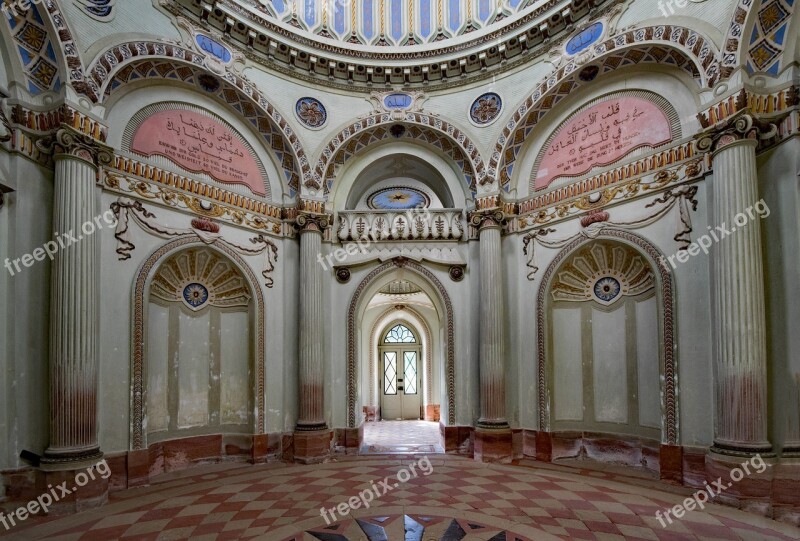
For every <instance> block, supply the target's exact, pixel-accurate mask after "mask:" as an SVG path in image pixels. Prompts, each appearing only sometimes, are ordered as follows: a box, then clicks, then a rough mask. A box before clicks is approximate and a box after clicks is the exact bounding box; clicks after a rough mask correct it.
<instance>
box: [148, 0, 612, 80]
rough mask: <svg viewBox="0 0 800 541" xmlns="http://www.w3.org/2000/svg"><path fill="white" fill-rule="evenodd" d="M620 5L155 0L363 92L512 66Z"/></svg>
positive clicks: (599, 30)
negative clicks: (590, 17)
mask: <svg viewBox="0 0 800 541" xmlns="http://www.w3.org/2000/svg"><path fill="white" fill-rule="evenodd" d="M622 1H623V0H208V1H205V0H161V5H162V6H163V7H165V8H166V9H167V10H169V11H171V12H172V13H174V14H175V15H176V16H180V17H185V18H187V19H188V20H192V21H194V23H195V24H197V25H198V29H201V30H200V31H201V32H203V31H205V32H209V33H210V34H211V35H217V36H221V39H222V40H223V42H224V43H225V44H226V45H227V44H230V45H234V46H236V47H238V48H239V50H240V51H242V53H243V54H244V55H245V56H246V57H248V58H250V59H251V60H255V61H258V62H262V63H264V64H265V65H269V66H270V67H271V68H273V69H276V70H278V71H282V72H284V73H287V74H291V75H292V76H294V77H298V78H301V79H304V80H308V81H314V82H317V83H320V84H325V85H328V86H336V87H340V88H343V89H346V90H349V91H351V90H354V89H359V88H360V89H361V90H365V91H366V90H370V87H372V86H373V85H380V86H384V85H387V86H389V85H391V86H395V85H404V86H406V87H413V86H416V85H426V84H428V83H437V85H439V86H444V87H449V86H458V85H462V84H467V83H468V82H470V81H471V80H474V79H478V78H484V77H486V76H487V75H488V72H489V71H493V70H501V69H510V68H513V67H515V66H518V65H520V64H521V63H523V62H524V61H525V58H526V56H527V55H529V54H530V53H532V55H531V56H536V55H539V54H544V53H546V52H548V51H550V50H552V48H553V47H556V48H561V47H562V46H563V43H562V42H563V41H564V40H566V39H569V37H570V36H572V35H574V34H577V33H581V34H583V33H584V32H585V31H588V30H589V29H588V27H587V25H589V24H590V21H589V18H588V16H589V15H590V13H591V14H592V17H593V19H597V18H599V17H603V15H604V14H605V13H606V12H608V11H609V10H611V9H613V7H614V6H616V5H618V4H620V2H622ZM604 30H605V27H604V25H602V24H601V25H599V27H597V26H596V27H594V28H593V29H592V30H591V32H590V33H591V35H590V36H589V37H588V38H587V37H586V36H583V37H581V40H582V41H581V44H583V43H584V42H586V44H587V46H588V45H591V44H592V43H594V42H595V41H596V40H597V39H599V38H600V37H601V36H602V35H604ZM589 38H591V39H589ZM214 39H218V38H214ZM573 39H574V38H573ZM568 54H574V51H569V52H568ZM222 60H223V61H225V60H224V58H223V59H222Z"/></svg>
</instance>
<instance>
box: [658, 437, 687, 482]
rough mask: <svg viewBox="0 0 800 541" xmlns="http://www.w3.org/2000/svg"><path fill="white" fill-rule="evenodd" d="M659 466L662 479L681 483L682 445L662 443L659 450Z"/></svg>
mask: <svg viewBox="0 0 800 541" xmlns="http://www.w3.org/2000/svg"><path fill="white" fill-rule="evenodd" d="M659 466H660V468H659V469H660V470H661V471H660V477H661V480H662V481H668V482H671V483H677V484H681V483H683V447H681V446H679V445H662V446H661V449H660V451H659Z"/></svg>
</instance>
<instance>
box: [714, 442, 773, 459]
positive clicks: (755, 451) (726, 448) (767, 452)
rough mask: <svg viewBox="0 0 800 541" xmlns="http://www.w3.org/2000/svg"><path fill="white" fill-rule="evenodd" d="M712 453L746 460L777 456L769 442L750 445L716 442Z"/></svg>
mask: <svg viewBox="0 0 800 541" xmlns="http://www.w3.org/2000/svg"><path fill="white" fill-rule="evenodd" d="M710 451H711V452H712V453H715V454H718V455H726V456H739V457H745V458H747V457H751V456H755V455H761V456H763V457H773V456H776V455H775V453H774V452H773V451H772V444H771V443H769V442H762V443H753V444H748V443H739V442H728V441H723V440H715V441H714V445H712V446H711V449H710Z"/></svg>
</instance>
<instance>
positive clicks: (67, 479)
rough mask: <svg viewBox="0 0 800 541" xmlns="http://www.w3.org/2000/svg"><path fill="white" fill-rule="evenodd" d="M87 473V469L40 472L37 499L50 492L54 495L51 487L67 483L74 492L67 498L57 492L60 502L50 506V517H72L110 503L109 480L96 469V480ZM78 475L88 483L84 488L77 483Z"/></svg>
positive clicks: (37, 480) (37, 482)
mask: <svg viewBox="0 0 800 541" xmlns="http://www.w3.org/2000/svg"><path fill="white" fill-rule="evenodd" d="M87 472H88V469H87V468H80V469H76V470H62V471H40V472H39V474H38V475H37V477H36V493H37V497H38V496H41V495H43V494H46V493H48V492H50V493H51V495H52V492H51V489H50V487H51V486H52V487H58V486H59V485H62V484H63V483H67V484H66V487H67V488H68V489H70V490H72V493H71V494H69V495H67V496H62V495H61V491H60V490H56V495H57V496H58V501H56V502H54V503H53V505H52V506H50V508H49V510H48V513H47V514H48V515H51V516H62V515H71V514H74V513H79V512H81V511H86V510H87V509H93V508H95V507H100V506H102V505H104V504H105V503H106V502H107V501H108V479H103V477H102V476H101V474H100V473H99V472H98V471H97V470H96V469H95V470H93V474H94V475H93V477H94V479H92V478H91V476H89V475H88V474H87ZM77 475H82V476H83V477H84V478H85V479H87V480H88V482H87V483H86V484H85V485H84V486H82V487H78V486H77V485H76V481H75V477H76V476H77ZM54 499H55V498H54Z"/></svg>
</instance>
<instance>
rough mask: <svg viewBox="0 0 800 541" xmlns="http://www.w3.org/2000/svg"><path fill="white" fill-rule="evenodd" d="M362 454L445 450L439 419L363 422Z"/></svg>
mask: <svg viewBox="0 0 800 541" xmlns="http://www.w3.org/2000/svg"><path fill="white" fill-rule="evenodd" d="M359 452H360V453H361V454H362V455H374V454H381V455H385V454H392V455H395V454H420V453H427V454H431V453H444V449H442V445H441V436H440V434H439V423H429V422H426V421H380V422H377V423H366V424H365V425H364V441H363V443H362V444H361V449H360V451H359Z"/></svg>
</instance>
